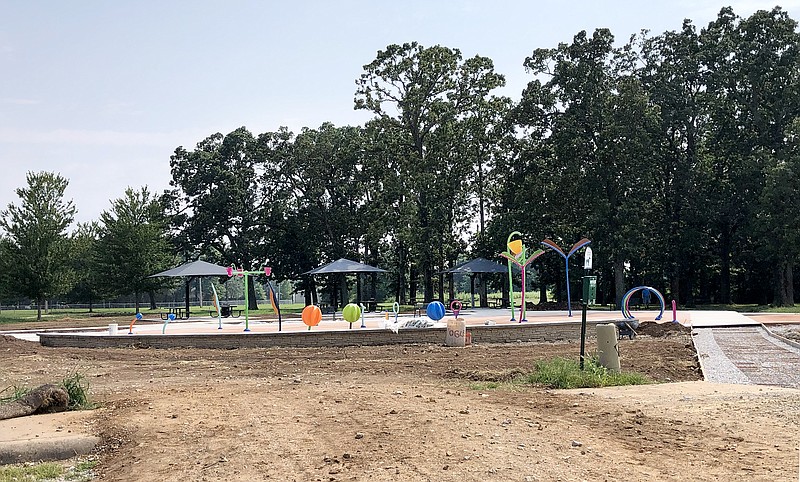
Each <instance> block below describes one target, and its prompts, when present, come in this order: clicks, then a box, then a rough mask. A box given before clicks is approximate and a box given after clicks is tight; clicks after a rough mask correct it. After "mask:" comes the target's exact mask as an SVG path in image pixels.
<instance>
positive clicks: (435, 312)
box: [425, 301, 445, 321]
mask: <svg viewBox="0 0 800 482" xmlns="http://www.w3.org/2000/svg"><path fill="white" fill-rule="evenodd" d="M425 314H426V315H428V318H430V319H431V320H433V321H439V320H441V319H442V318H444V314H445V308H444V303H442V302H441V301H432V302H430V303H428V307H427V308H426V309H425Z"/></svg>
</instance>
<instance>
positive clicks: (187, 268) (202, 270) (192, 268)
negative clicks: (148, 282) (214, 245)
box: [150, 261, 228, 278]
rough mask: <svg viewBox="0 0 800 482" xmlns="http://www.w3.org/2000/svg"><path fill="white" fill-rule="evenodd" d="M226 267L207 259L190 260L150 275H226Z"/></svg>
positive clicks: (155, 276) (154, 276) (179, 276)
mask: <svg viewBox="0 0 800 482" xmlns="http://www.w3.org/2000/svg"><path fill="white" fill-rule="evenodd" d="M227 270H228V268H226V267H224V266H220V265H218V264H213V263H209V262H207V261H190V262H188V263H185V264H182V265H180V266H178V267H177V268H172V269H168V270H166V271H162V272H160V273H157V274H154V275H152V276H150V278H158V277H161V276H171V277H174V278H182V277H195V276H228V271H227Z"/></svg>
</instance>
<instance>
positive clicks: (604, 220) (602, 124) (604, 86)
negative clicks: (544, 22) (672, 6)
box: [525, 29, 657, 299]
mask: <svg viewBox="0 0 800 482" xmlns="http://www.w3.org/2000/svg"><path fill="white" fill-rule="evenodd" d="M637 63H638V57H637V52H636V51H635V49H634V47H633V46H632V44H630V43H629V44H627V45H625V46H624V47H622V48H615V47H614V36H613V35H612V34H611V32H610V31H609V30H607V29H598V30H596V31H595V32H594V34H593V35H592V36H589V35H587V34H586V32H580V33H578V34H577V35H576V36H575V37H574V39H573V42H572V43H571V44H561V45H559V46H558V47H557V48H555V49H537V50H535V51H534V52H533V54H532V55H531V56H530V57H528V58H527V59H526V61H525V66H526V68H527V69H528V70H529V71H530V72H531V73H532V74H533V75H535V76H543V77H546V78H547V79H548V80H547V82H545V83H543V84H539V83H537V82H538V81H534V84H533V85H531V86H529V88H530V89H531V90H537V91H541V90H545V92H544V93H543V92H538V93H537V94H536V95H535V96H533V99H534V100H536V101H539V102H541V101H546V102H549V104H546V105H542V104H538V105H536V104H534V106H533V107H535V108H536V109H538V111H539V115H544V116H546V117H547V118H548V119H549V120H550V121H551V124H550V126H551V129H552V133H551V134H550V135H549V137H548V143H549V144H550V145H551V146H552V147H551V148H552V152H553V161H554V165H552V166H551V167H549V168H550V169H552V173H557V175H556V176H555V177H554V178H553V180H552V187H553V188H554V189H555V192H552V194H550V196H552V197H550V196H549V200H550V203H552V209H553V212H554V213H557V215H558V216H559V217H560V218H561V220H562V223H564V224H566V225H569V226H571V229H565V230H564V231H562V232H561V233H560V237H562V238H563V239H561V241H560V242H561V244H563V245H568V244H570V243H572V242H574V240H577V239H579V237H580V236H582V235H588V236H589V237H590V239H592V240H593V241H594V242H595V245H596V246H602V249H599V250H598V256H597V259H596V261H595V262H596V263H597V264H598V267H599V268H601V269H604V270H606V272H608V271H610V272H611V273H612V274H613V279H614V291H615V294H616V298H617V299H619V298H621V296H622V294H623V293H624V291H625V278H624V276H625V265H626V262H633V263H636V262H640V261H641V260H642V259H643V251H644V247H645V246H646V243H647V241H648V239H650V238H651V235H652V233H651V229H652V225H650V224H649V223H648V222H647V221H646V219H647V218H648V216H649V215H650V214H651V213H652V212H653V204H652V199H653V180H652V176H651V175H650V173H649V170H650V164H649V163H648V162H647V161H648V158H650V157H651V155H652V151H653V146H652V131H653V129H654V124H655V121H656V119H657V117H656V112H657V111H656V110H655V109H654V108H653V106H652V105H651V104H650V102H649V98H648V96H647V93H646V92H645V90H644V88H643V86H642V84H641V82H640V81H639V80H638V79H637V78H636V76H635V67H636V65H637ZM562 226H563V225H562ZM564 227H565V228H566V226H564Z"/></svg>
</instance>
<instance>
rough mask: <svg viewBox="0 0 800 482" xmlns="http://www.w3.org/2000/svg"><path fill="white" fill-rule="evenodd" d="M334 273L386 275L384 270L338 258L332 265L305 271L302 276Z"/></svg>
mask: <svg viewBox="0 0 800 482" xmlns="http://www.w3.org/2000/svg"><path fill="white" fill-rule="evenodd" d="M336 273H386V270H385V269H380V268H376V267H374V266H370V265H368V264H364V263H359V262H358V261H353V260H350V259H345V258H339V259H337V260H336V261H333V262H332V263H328V264H325V265H322V266H320V267H319V268H314V269H312V270H310V271H306V272H305V273H303V275H314V274H336Z"/></svg>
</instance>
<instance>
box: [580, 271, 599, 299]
mask: <svg viewBox="0 0 800 482" xmlns="http://www.w3.org/2000/svg"><path fill="white" fill-rule="evenodd" d="M595 300H597V276H584V277H583V302H584V303H586V304H587V305H593V304H594V303H595Z"/></svg>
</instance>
